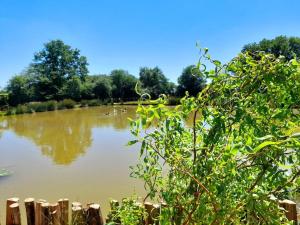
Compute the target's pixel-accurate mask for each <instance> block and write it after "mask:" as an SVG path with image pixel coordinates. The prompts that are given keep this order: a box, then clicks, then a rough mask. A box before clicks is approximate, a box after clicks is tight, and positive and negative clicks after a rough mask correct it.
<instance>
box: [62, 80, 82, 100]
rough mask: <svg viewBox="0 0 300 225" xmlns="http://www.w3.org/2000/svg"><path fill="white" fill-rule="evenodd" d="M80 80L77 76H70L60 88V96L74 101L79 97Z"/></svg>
mask: <svg viewBox="0 0 300 225" xmlns="http://www.w3.org/2000/svg"><path fill="white" fill-rule="evenodd" d="M81 90H82V81H81V80H80V79H79V77H72V78H70V79H69V80H68V81H66V82H65V83H64V85H63V88H62V89H61V92H60V95H61V96H62V98H71V99H73V100H75V101H79V100H80V99H81Z"/></svg>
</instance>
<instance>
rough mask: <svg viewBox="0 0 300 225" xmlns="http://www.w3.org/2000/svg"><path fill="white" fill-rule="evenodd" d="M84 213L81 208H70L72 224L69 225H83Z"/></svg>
mask: <svg viewBox="0 0 300 225" xmlns="http://www.w3.org/2000/svg"><path fill="white" fill-rule="evenodd" d="M85 224H86V218H85V211H84V209H83V208H82V207H81V206H73V207H72V222H71V225H85Z"/></svg>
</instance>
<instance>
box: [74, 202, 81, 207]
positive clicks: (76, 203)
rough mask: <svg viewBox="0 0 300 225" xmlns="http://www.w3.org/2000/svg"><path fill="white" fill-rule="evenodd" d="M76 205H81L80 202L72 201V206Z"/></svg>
mask: <svg viewBox="0 0 300 225" xmlns="http://www.w3.org/2000/svg"><path fill="white" fill-rule="evenodd" d="M76 206H79V207H82V204H81V203H80V202H72V207H76Z"/></svg>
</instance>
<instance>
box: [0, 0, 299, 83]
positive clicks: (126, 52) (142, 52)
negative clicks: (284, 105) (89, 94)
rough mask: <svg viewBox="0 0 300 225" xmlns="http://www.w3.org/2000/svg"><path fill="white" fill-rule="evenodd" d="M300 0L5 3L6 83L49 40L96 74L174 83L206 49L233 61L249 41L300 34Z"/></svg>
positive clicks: (1, 46) (0, 67) (0, 34)
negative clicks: (155, 71)
mask: <svg viewBox="0 0 300 225" xmlns="http://www.w3.org/2000/svg"><path fill="white" fill-rule="evenodd" d="M299 9H300V1H299V0H251V1H248V0H126V1H125V0H0V87H2V88H3V87H5V86H6V85H7V82H8V80H9V79H10V78H11V77H12V76H13V75H16V74H18V73H20V72H22V70H24V69H25V68H26V67H27V66H28V65H29V64H30V63H31V62H32V59H33V55H34V53H35V52H38V51H40V50H41V49H42V48H43V44H44V43H46V42H48V41H50V40H53V39H61V40H63V41H64V42H65V43H66V44H68V45H70V46H72V47H73V48H78V49H79V50H80V51H81V54H82V55H84V56H86V57H87V59H88V62H89V67H88V68H89V71H90V74H109V73H110V71H111V70H113V69H125V70H128V71H129V73H131V74H133V75H135V76H137V77H138V73H139V68H140V67H143V66H147V67H154V66H158V67H160V68H161V69H162V70H163V72H164V74H165V75H166V76H167V77H168V78H169V79H170V80H171V81H173V82H176V81H177V78H178V76H179V75H180V74H181V72H182V70H183V68H184V67H185V66H188V65H191V64H194V63H196V61H197V59H198V49H197V48H196V43H197V42H198V43H200V46H202V47H207V48H209V51H210V54H211V55H212V57H213V58H214V59H218V60H220V61H221V62H224V63H226V62H228V61H229V60H230V59H231V58H233V57H234V56H236V55H237V54H238V53H239V52H240V51H241V49H242V47H243V45H245V44H247V43H251V42H257V41H260V40H261V39H263V38H274V37H276V36H278V35H287V36H299V37H300V13H299Z"/></svg>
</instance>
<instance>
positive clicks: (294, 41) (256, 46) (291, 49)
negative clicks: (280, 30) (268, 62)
mask: <svg viewBox="0 0 300 225" xmlns="http://www.w3.org/2000/svg"><path fill="white" fill-rule="evenodd" d="M246 51H247V52H251V53H254V55H256V54H255V53H256V52H258V51H264V52H266V53H271V54H273V55H275V56H276V57H279V56H280V55H282V56H284V57H285V58H286V59H287V60H291V59H293V58H294V55H296V57H297V58H299V57H300V38H298V37H286V36H278V37H276V38H274V39H271V40H268V39H263V40H261V41H260V42H259V43H251V44H247V45H245V46H244V47H243V49H242V52H246Z"/></svg>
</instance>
